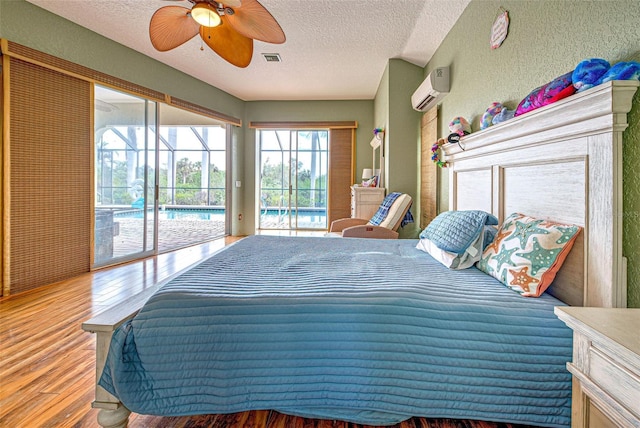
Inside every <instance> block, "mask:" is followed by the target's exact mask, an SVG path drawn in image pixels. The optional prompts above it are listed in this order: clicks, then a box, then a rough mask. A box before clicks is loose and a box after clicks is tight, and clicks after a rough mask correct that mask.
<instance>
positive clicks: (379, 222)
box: [328, 193, 413, 239]
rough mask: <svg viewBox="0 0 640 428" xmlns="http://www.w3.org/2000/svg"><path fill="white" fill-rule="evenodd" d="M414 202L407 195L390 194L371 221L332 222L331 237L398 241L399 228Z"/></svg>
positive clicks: (345, 219)
mask: <svg viewBox="0 0 640 428" xmlns="http://www.w3.org/2000/svg"><path fill="white" fill-rule="evenodd" d="M412 202H413V200H412V199H411V196H409V195H407V194H406V193H390V194H389V195H387V197H385V198H384V200H383V201H382V203H381V204H380V208H378V211H377V212H376V213H375V214H374V215H373V217H372V218H371V219H369V220H365V219H361V218H342V219H339V220H335V221H333V222H331V227H330V229H329V233H328V235H329V236H342V237H343V238H378V239H398V232H397V230H398V228H399V227H400V225H401V224H402V220H403V219H404V218H405V216H406V215H407V212H408V211H409V208H411V203H412Z"/></svg>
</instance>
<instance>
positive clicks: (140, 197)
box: [93, 86, 156, 267]
mask: <svg viewBox="0 0 640 428" xmlns="http://www.w3.org/2000/svg"><path fill="white" fill-rule="evenodd" d="M94 124H95V147H96V150H95V188H96V192H95V228H94V261H93V265H94V267H95V266H102V265H107V264H111V263H113V262H114V261H118V260H123V259H130V258H136V257H143V256H145V255H149V254H153V251H154V249H155V245H154V236H155V223H154V217H153V216H154V213H155V208H156V205H155V198H154V192H155V190H154V189H155V184H156V180H155V168H154V166H155V144H156V143H155V141H156V136H155V129H156V103H155V102H153V101H149V100H146V99H143V98H138V97H135V96H132V95H129V94H125V93H122V92H117V91H113V90H110V89H107V88H103V87H99V86H96V87H95V114H94Z"/></svg>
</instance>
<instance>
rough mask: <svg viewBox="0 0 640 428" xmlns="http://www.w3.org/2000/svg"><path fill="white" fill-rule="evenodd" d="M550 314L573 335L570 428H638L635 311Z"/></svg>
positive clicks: (639, 321) (638, 322) (639, 362)
mask: <svg viewBox="0 0 640 428" xmlns="http://www.w3.org/2000/svg"><path fill="white" fill-rule="evenodd" d="M555 313H556V315H557V316H558V318H560V319H561V320H562V321H564V322H565V324H567V325H568V326H569V327H571V329H572V330H573V361H572V362H570V363H568V364H567V368H568V369H569V371H570V372H571V374H572V375H573V394H572V402H571V426H572V427H573V428H576V427H581V428H582V427H589V428H600V427H602V428H604V427H606V428H609V427H616V426H617V427H625V428H626V427H640V309H612V308H581V307H556V309H555Z"/></svg>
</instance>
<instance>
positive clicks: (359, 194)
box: [351, 186, 385, 220]
mask: <svg viewBox="0 0 640 428" xmlns="http://www.w3.org/2000/svg"><path fill="white" fill-rule="evenodd" d="M384 192H385V189H384V188H383V187H361V186H351V218H363V219H365V220H369V219H371V217H373V215H374V214H375V213H376V211H378V208H379V207H380V204H381V203H382V201H383V200H384Z"/></svg>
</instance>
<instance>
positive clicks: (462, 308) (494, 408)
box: [100, 236, 572, 427]
mask: <svg viewBox="0 0 640 428" xmlns="http://www.w3.org/2000/svg"><path fill="white" fill-rule="evenodd" d="M415 245H416V241H414V240H376V239H366V240H363V239H328V238H290V237H273V236H254V237H249V238H246V239H244V240H242V241H240V242H238V243H236V244H235V245H232V246H230V247H229V248H227V249H225V250H224V251H222V252H221V253H219V254H217V255H215V256H213V257H211V258H209V259H207V260H205V261H204V262H202V263H200V264H199V265H197V266H196V267H194V268H192V269H190V270H189V271H188V272H186V273H184V274H182V275H180V276H178V277H177V278H175V279H173V280H171V281H169V282H168V283H166V284H165V285H164V286H163V287H162V288H161V289H160V290H159V291H158V292H157V293H156V294H155V295H154V296H152V297H151V298H150V299H149V301H148V302H147V303H146V305H145V306H144V307H143V309H142V310H141V311H140V312H139V314H138V315H137V316H136V317H135V318H134V319H133V320H131V321H130V322H127V323H125V324H123V325H122V326H121V327H120V328H119V329H118V330H117V331H116V332H115V334H114V337H113V341H112V343H111V348H110V351H109V355H108V359H107V364H106V367H105V370H104V372H103V375H102V378H101V379H100V385H102V386H103V387H104V388H106V389H107V390H108V391H110V392H111V393H112V394H114V395H115V396H117V397H118V398H119V399H120V400H121V401H122V402H123V403H124V404H125V405H126V406H127V407H128V408H129V409H130V410H132V411H134V412H137V413H143V414H155V415H164V416H170V415H190V414H211V413H230V412H236V411H245V410H254V409H273V410H278V411H281V412H283V413H287V414H294V415H300V416H305V417H313V418H325V419H340V420H346V421H352V422H355V423H362V424H369V425H390V424H394V423H397V422H399V421H402V420H405V419H408V418H410V417H412V416H425V417H434V418H436V417H437V418H454V419H479V420H491V421H496V422H514V423H523V424H531V425H543V426H554V427H555V426H557V427H568V426H569V425H570V415H571V411H570V401H571V377H570V375H569V373H568V372H567V370H566V368H565V363H566V362H567V361H569V360H570V359H571V354H572V343H571V342H572V341H571V338H572V333H571V330H570V329H569V328H567V327H566V326H565V325H564V324H563V323H562V322H561V321H559V320H558V319H557V318H556V317H555V316H554V314H553V307H554V305H560V304H561V303H560V302H559V301H557V300H555V299H554V298H553V297H551V296H548V295H543V296H542V297H541V298H537V299H535V298H524V297H521V296H520V295H518V294H517V293H515V292H513V291H511V290H508V289H507V288H505V287H504V286H502V285H501V284H500V283H499V282H498V281H496V280H495V279H493V278H491V277H489V276H488V275H485V274H484V273H482V272H480V271H478V270H477V269H475V268H471V269H467V270H463V271H450V270H448V269H447V268H445V267H444V266H442V265H441V264H439V263H438V262H436V261H435V260H433V259H432V258H431V257H430V256H429V255H428V254H426V253H424V252H421V251H418V250H417V249H416V248H415Z"/></svg>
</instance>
